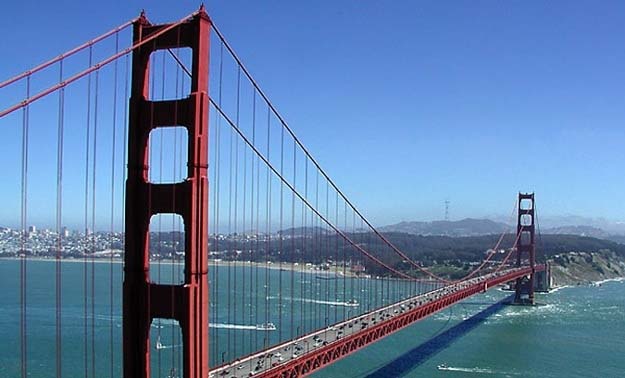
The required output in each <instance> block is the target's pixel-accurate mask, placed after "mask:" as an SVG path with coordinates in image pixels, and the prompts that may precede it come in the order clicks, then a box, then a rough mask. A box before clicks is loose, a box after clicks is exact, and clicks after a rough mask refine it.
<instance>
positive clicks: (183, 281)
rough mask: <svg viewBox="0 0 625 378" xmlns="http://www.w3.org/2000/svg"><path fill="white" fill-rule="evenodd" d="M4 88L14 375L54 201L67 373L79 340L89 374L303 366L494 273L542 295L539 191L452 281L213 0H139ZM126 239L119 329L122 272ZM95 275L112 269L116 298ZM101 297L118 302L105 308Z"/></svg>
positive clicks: (1, 118) (342, 352)
mask: <svg viewBox="0 0 625 378" xmlns="http://www.w3.org/2000/svg"><path fill="white" fill-rule="evenodd" d="M131 28H132V38H127V37H128V31H129V29H131ZM126 39H128V40H129V41H127V42H124V41H125V40H126ZM0 90H2V92H1V93H2V97H0V98H1V99H2V100H3V101H5V102H8V105H6V106H5V105H2V106H0V109H2V110H0V122H2V123H3V125H2V127H3V128H5V130H10V132H11V135H19V140H13V141H8V142H7V143H12V145H13V146H15V151H16V154H15V155H16V156H18V158H17V160H18V161H19V162H20V164H16V166H17V168H15V172H16V175H15V176H16V177H17V176H19V177H20V179H19V180H14V181H15V182H13V183H11V184H9V185H13V186H12V187H14V188H15V197H14V198H13V200H14V201H15V203H19V208H20V217H19V218H20V226H19V243H20V249H19V251H20V253H19V254H18V257H19V266H20V273H19V283H18V285H19V287H20V297H19V306H20V312H19V313H20V319H19V329H20V336H19V341H20V343H19V344H20V348H19V354H20V357H19V367H17V368H16V371H18V372H21V375H22V377H26V376H28V375H29V372H30V369H31V367H30V366H29V358H32V356H31V355H32V353H31V352H30V349H29V338H32V335H30V334H29V329H30V326H31V325H32V320H31V319H30V317H29V312H32V311H33V310H31V307H30V306H29V304H30V302H29V294H28V293H29V291H28V285H29V280H30V279H38V280H40V279H45V278H42V277H33V276H32V273H29V265H30V264H32V263H31V262H30V261H29V260H30V258H31V257H33V256H35V255H36V253H34V252H33V249H34V247H33V238H32V233H31V232H29V230H28V225H29V219H30V218H31V217H32V216H33V215H32V214H36V213H37V212H39V211H45V208H46V205H49V207H50V210H49V211H50V212H51V213H52V214H54V218H55V230H54V231H52V232H51V235H53V237H54V240H55V242H54V244H55V245H54V246H52V247H51V248H49V250H51V251H53V252H52V253H53V257H52V258H53V260H54V262H55V274H54V277H53V280H50V281H53V282H51V283H50V285H53V286H54V288H55V293H54V297H55V306H54V307H55V310H56V311H55V314H54V318H55V325H54V328H55V345H50V346H49V347H50V349H52V348H53V349H54V350H55V361H56V362H55V369H54V371H55V376H57V377H61V376H63V375H64V373H65V375H68V376H71V375H72V373H68V372H67V370H68V367H67V359H68V358H69V357H67V355H68V353H70V351H68V348H72V347H75V348H78V349H79V353H81V354H82V356H83V359H82V362H83V363H82V367H81V368H80V369H81V371H84V376H85V377H89V376H93V377H95V376H101V375H110V376H111V377H113V376H119V375H122V371H123V376H124V377H149V376H156V375H158V376H178V375H181V376H184V377H196V378H199V377H213V376H215V377H216V376H228V377H244V376H245V377H247V376H254V377H301V376H306V375H308V374H310V373H313V372H315V371H317V370H319V369H322V368H323V367H325V366H327V365H328V364H331V363H333V362H335V361H337V360H340V359H341V358H343V357H345V356H348V355H350V354H351V353H354V352H356V351H358V350H361V349H362V348H365V347H367V346H368V345H369V344H371V343H374V342H376V341H377V340H379V339H381V338H383V337H385V336H388V335H390V334H392V333H394V332H396V331H398V330H400V329H402V328H404V327H407V326H409V325H411V324H413V323H414V322H416V321H419V320H420V319H423V318H425V317H427V316H429V315H432V314H434V313H436V312H439V311H441V310H443V309H445V308H447V307H449V306H451V305H453V304H455V303H458V302H459V301H462V300H464V299H466V298H469V297H471V296H473V295H476V294H478V293H482V292H485V291H487V290H489V289H491V288H493V287H496V286H497V285H500V284H504V283H508V282H515V287H516V292H515V301H516V302H517V303H533V302H534V274H535V273H536V272H537V271H542V270H544V266H543V265H541V264H537V263H536V247H535V245H536V243H535V204H534V194H524V193H520V194H519V196H518V199H517V201H516V202H515V208H514V210H515V212H516V218H517V228H516V232H515V233H513V234H514V237H513V238H512V239H513V242H512V244H511V245H509V246H507V247H505V248H504V246H503V244H504V241H505V235H506V232H504V233H503V234H502V235H501V237H500V238H499V239H498V240H497V242H496V244H495V245H494V246H493V248H492V249H490V250H489V252H488V253H487V254H486V255H485V256H484V257H483V259H482V261H481V262H480V263H479V264H477V265H475V266H474V267H473V268H472V269H471V270H470V271H468V272H466V273H465V274H464V275H463V276H462V277H459V278H456V279H451V278H446V277H442V276H441V275H438V274H435V273H434V272H433V271H432V270H430V269H426V268H425V267H424V266H425V264H424V263H423V262H421V261H418V260H417V259H415V258H414V257H411V256H410V254H409V253H406V252H404V251H402V250H401V249H400V248H398V247H397V246H396V245H395V244H394V243H393V242H392V240H391V238H389V237H388V236H387V235H385V234H383V233H381V232H379V231H378V230H377V229H376V228H375V227H374V226H373V225H372V223H371V222H370V221H369V220H368V219H367V218H366V217H365V216H364V215H363V214H362V213H361V212H360V211H359V210H358V209H357V208H356V206H355V205H354V204H353V203H352V202H351V201H350V200H349V199H348V197H347V196H346V195H345V194H344V193H343V192H342V191H341V190H340V189H339V187H338V186H337V185H336V183H335V182H334V181H333V180H332V179H331V178H330V176H329V175H328V174H327V172H326V171H325V170H324V169H323V168H322V167H321V166H320V164H319V163H318V161H317V160H315V158H313V156H312V154H311V153H310V152H309V151H308V150H307V149H306V148H305V147H304V145H303V144H302V142H301V141H300V139H298V138H297V136H296V134H295V132H294V131H293V129H292V128H291V127H290V126H289V125H288V124H287V122H286V121H285V119H284V118H283V117H282V116H281V115H280V113H279V112H278V111H277V109H276V107H275V106H274V105H273V104H272V103H271V102H270V100H269V98H268V96H267V95H266V94H265V92H263V91H262V89H261V88H260V86H259V84H258V83H257V82H256V81H255V80H254V78H253V77H252V75H251V74H250V72H249V70H248V69H247V68H246V67H245V66H244V65H243V63H242V61H241V59H240V58H239V57H238V56H237V55H236V54H235V52H234V49H233V48H232V47H231V45H230V44H228V42H227V41H226V39H225V37H224V36H223V34H222V33H221V32H220V31H219V29H218V28H217V27H216V25H215V24H214V23H213V22H212V20H211V19H210V18H209V17H208V15H207V14H206V12H205V11H204V8H203V7H202V8H200V9H199V10H198V11H197V12H194V13H193V14H191V15H189V16H186V17H184V18H182V19H180V20H178V21H176V22H173V23H167V24H152V23H151V22H150V21H149V20H148V18H147V17H146V15H145V14H143V13H142V14H141V15H140V16H139V17H137V18H136V19H133V20H129V21H128V22H125V23H123V24H122V25H120V26H119V27H116V28H114V29H112V30H110V31H109V32H107V33H104V34H102V35H101V36H99V37H97V38H95V39H92V40H90V41H88V42H86V43H85V44H83V45H81V46H78V47H76V48H74V49H72V50H70V51H68V52H66V53H64V54H61V55H59V56H58V57H56V58H54V59H52V60H50V61H48V62H45V63H43V64H40V65H38V66H36V67H34V68H32V69H30V70H28V71H26V72H24V73H22V74H20V75H17V76H15V77H13V78H10V79H8V80H6V81H4V82H2V83H0ZM54 130H56V134H54V132H53V131H54ZM39 135H45V136H44V138H45V145H46V146H47V147H46V148H44V149H42V148H38V147H37V146H35V144H34V142H33V140H34V139H36V138H38V136H39ZM346 143H349V141H346ZM50 146H55V147H56V148H52V147H50ZM51 150H52V151H51ZM120 155H121V156H120ZM345 158H346V159H354V160H357V156H346V157H345ZM38 161H41V162H42V164H43V165H44V166H45V167H46V170H47V171H48V172H53V174H52V176H53V177H52V176H51V177H50V178H49V181H48V184H49V187H54V188H55V193H54V196H55V197H54V198H52V199H51V200H49V201H46V200H44V201H41V199H39V198H37V197H38V190H37V187H38V186H39V185H40V181H41V180H43V178H41V177H39V174H38V173H36V172H37V171H36V169H37V168H36V163H37V162H38ZM33 182H34V184H33ZM44 202H45V203H44ZM76 214H80V215H79V217H80V218H82V219H83V220H82V222H81V226H82V227H83V228H84V231H82V232H81V235H82V239H81V242H79V243H77V244H78V246H74V247H76V248H78V250H79V252H78V253H77V255H75V256H72V258H73V259H74V260H77V261H79V262H82V269H83V274H82V284H83V285H82V288H79V289H80V290H78V291H79V292H80V293H79V294H77V295H78V296H80V297H81V298H82V307H81V309H82V313H81V317H82V319H83V320H82V328H83V331H84V332H83V333H82V336H83V337H82V340H81V341H82V342H81V343H78V344H81V345H75V346H68V345H67V342H66V341H64V337H65V331H66V328H64V327H65V323H66V320H64V319H66V316H67V312H68V310H66V309H65V307H64V303H65V301H67V300H68V295H69V294H68V293H67V291H66V290H65V289H64V286H63V285H64V282H65V281H64V280H66V278H64V277H65V276H64V268H63V265H62V263H63V262H64V261H65V260H67V259H68V257H69V252H68V251H70V250H71V248H74V247H72V245H71V244H72V243H71V240H70V237H69V236H68V233H67V232H66V230H65V226H64V223H65V222H66V219H68V218H71V217H74V216H76ZM121 228H123V230H124V232H123V233H121V232H119V229H121ZM115 235H122V236H121V247H119V246H117V247H116V243H117V244H120V240H118V239H116V238H115ZM121 248H123V254H122V253H120V254H119V256H122V255H123V305H122V306H121V307H122V308H121V309H118V310H119V311H120V312H121V315H122V319H123V320H122V323H123V324H122V327H121V329H122V330H123V331H120V330H119V329H118V328H117V327H116V321H117V320H116V319H117V317H118V315H117V313H116V310H115V308H116V304H117V301H116V299H117V298H118V297H119V293H117V292H115V289H114V287H116V286H119V282H118V281H115V278H114V277H115V275H114V273H113V272H114V264H115V263H116V254H115V252H114V251H116V250H119V249H121ZM502 249H505V250H506V253H503V254H502V253H498V252H500V251H501V250H502ZM165 257H166V258H165ZM102 261H104V262H108V265H109V269H108V273H107V274H104V275H103V276H102V275H98V274H97V268H96V265H95V263H96V262H102ZM313 262H314V264H313ZM313 266H321V267H322V268H323V270H313V269H312V267H313ZM29 274H30V276H29ZM98 281H104V282H107V281H108V286H109V290H108V293H107V294H105V295H104V296H103V295H99V294H97V293H96V291H97V290H96V289H95V287H96V282H98ZM98 301H99V302H105V303H106V304H107V305H108V310H107V312H108V313H106V314H103V315H102V314H98V313H97V311H96V307H97V306H96V304H97V303H98ZM98 316H102V317H104V318H105V319H108V320H110V321H109V322H108V323H107V324H106V325H103V326H102V327H104V328H106V329H107V330H108V334H109V338H108V348H110V353H108V355H109V356H108V359H109V361H108V363H107V362H105V361H101V360H100V358H99V353H98V352H97V351H98V350H99V348H101V346H96V340H97V337H98V336H97V335H96V333H98V332H100V331H101V330H100V329H96V321H95V319H96V318H97V317H98ZM242 330H244V331H249V330H251V331H253V336H252V335H251V334H250V333H246V332H242ZM117 332H123V333H122V340H123V350H122V352H121V353H119V352H116V350H117V346H116V345H115V341H114V340H115V335H114V334H116V333H117ZM165 339H167V342H166V343H163V342H162V340H165ZM120 359H121V360H122V361H120ZM165 360H168V361H167V362H165ZM169 360H170V361H169ZM170 362H171V363H170ZM161 365H163V366H165V365H166V366H167V369H166V370H167V371H166V372H163V371H162V370H163V369H162V368H161ZM122 366H123V369H122V368H121V367H122ZM105 367H106V368H105Z"/></svg>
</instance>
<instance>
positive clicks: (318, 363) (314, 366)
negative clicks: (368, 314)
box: [254, 265, 544, 378]
mask: <svg viewBox="0 0 625 378" xmlns="http://www.w3.org/2000/svg"><path fill="white" fill-rule="evenodd" d="M541 270H544V266H543V265H536V266H535V267H534V268H532V267H526V268H520V269H516V270H514V271H513V272H510V273H508V274H505V275H502V276H498V277H493V278H492V279H489V280H487V281H485V282H479V283H476V284H474V285H472V286H469V287H467V288H465V289H462V290H460V291H458V292H455V293H452V294H449V295H446V296H444V297H442V298H439V299H437V300H435V301H433V302H431V303H428V304H426V305H424V306H420V307H415V308H414V309H412V310H409V311H407V312H406V313H404V314H401V315H398V316H395V317H392V318H390V319H388V320H385V321H382V322H380V323H378V324H377V325H376V326H374V327H372V328H369V329H366V330H362V331H360V332H359V333H357V334H354V335H350V336H347V337H345V338H344V339H341V340H337V341H335V342H332V343H330V344H328V345H327V346H325V347H323V348H320V349H317V350H314V351H312V352H310V353H308V354H305V355H302V356H301V357H299V358H297V359H295V360H292V361H290V362H288V363H286V364H284V365H280V366H277V367H275V368H273V369H269V370H266V371H263V372H259V373H258V374H256V375H254V377H258V378H296V377H304V376H306V375H308V374H311V373H313V372H315V371H317V370H319V369H321V368H323V367H325V366H327V365H329V364H332V363H334V362H336V361H338V360H340V359H342V358H344V357H347V356H349V355H350V354H352V353H354V352H356V351H358V350H360V349H362V348H364V347H366V346H368V345H370V344H372V343H374V342H376V341H378V340H380V339H382V338H384V337H386V336H388V335H390V334H392V333H394V332H396V331H399V330H400V329H403V328H405V327H407V326H409V325H411V324H413V323H414V322H416V321H419V320H421V319H423V318H425V317H427V316H429V315H432V314H434V313H436V312H438V311H441V310H443V309H445V308H447V307H449V306H451V305H453V304H455V303H457V302H459V301H461V300H463V299H466V298H469V297H471V296H473V295H475V294H478V293H481V292H484V291H486V290H488V289H490V288H492V287H495V286H497V285H499V284H502V283H505V282H509V281H513V280H515V279H516V278H518V277H523V276H526V275H528V274H531V273H532V272H533V271H541ZM376 311H377V310H376Z"/></svg>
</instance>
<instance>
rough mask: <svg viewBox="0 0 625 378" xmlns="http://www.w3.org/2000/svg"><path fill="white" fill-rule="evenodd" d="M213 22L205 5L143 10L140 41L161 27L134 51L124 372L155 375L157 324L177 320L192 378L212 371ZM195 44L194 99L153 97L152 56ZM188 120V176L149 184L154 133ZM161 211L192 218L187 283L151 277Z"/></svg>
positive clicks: (187, 221) (144, 377)
mask: <svg viewBox="0 0 625 378" xmlns="http://www.w3.org/2000/svg"><path fill="white" fill-rule="evenodd" d="M210 27H211V23H210V20H209V18H208V16H207V14H206V13H205V12H204V9H203V8H200V11H199V12H198V13H196V15H195V16H194V17H193V18H192V19H190V20H188V21H185V22H181V23H176V24H165V25H151V24H150V23H149V22H148V20H147V19H146V18H145V17H144V16H143V15H142V16H141V17H140V18H139V20H138V21H136V22H135V24H134V38H133V39H134V43H135V44H138V43H140V42H141V41H143V40H144V39H146V38H148V37H149V36H151V35H155V33H162V34H160V35H159V36H158V37H156V38H155V39H154V40H153V41H151V42H149V43H145V44H144V45H142V46H140V47H139V48H137V49H135V50H134V51H133V55H132V94H131V98H130V114H129V135H128V179H127V181H126V230H125V231H126V246H125V250H126V252H125V257H124V261H125V267H124V272H125V276H124V305H123V308H124V320H123V340H124V344H123V345H124V349H123V356H124V357H123V358H124V377H126V378H148V377H150V338H149V335H150V324H151V323H152V321H153V320H154V319H155V318H165V319H175V320H177V321H178V323H179V324H180V327H181V329H182V342H183V361H182V364H183V372H184V377H185V378H206V377H208V371H209V367H208V356H209V354H208V345H209V344H208V279H207V274H208V234H207V232H208V231H207V230H208V214H207V213H208V177H207V168H208V59H209V32H210ZM178 47H187V48H190V49H191V50H192V78H191V93H190V95H189V96H188V97H187V98H183V99H176V100H168V101H150V100H149V97H148V93H149V83H150V77H149V76H150V74H149V72H150V71H149V61H150V55H151V54H152V53H153V52H155V51H157V50H163V49H172V48H178ZM173 126H181V127H185V128H186V129H187V133H188V143H187V145H188V171H187V178H186V179H185V180H184V181H182V182H179V183H173V184H159V183H151V182H149V176H148V158H149V151H148V146H149V138H150V131H152V130H154V129H157V128H161V127H173ZM156 214H178V215H180V216H181V217H182V219H183V221H184V233H185V261H184V265H185V269H184V272H185V274H184V275H185V277H184V283H183V284H181V285H164V284H157V283H154V282H152V281H151V280H150V259H149V258H150V251H149V247H150V246H149V241H150V238H149V228H150V218H151V217H152V216H153V215H156Z"/></svg>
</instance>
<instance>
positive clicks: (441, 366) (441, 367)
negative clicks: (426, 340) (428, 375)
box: [436, 364, 449, 370]
mask: <svg viewBox="0 0 625 378" xmlns="http://www.w3.org/2000/svg"><path fill="white" fill-rule="evenodd" d="M436 368H437V369H438V370H448V369H449V367H448V366H447V365H445V364H440V365H438V366H437V367H436Z"/></svg>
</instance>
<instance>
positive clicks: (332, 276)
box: [315, 275, 338, 280]
mask: <svg viewBox="0 0 625 378" xmlns="http://www.w3.org/2000/svg"><path fill="white" fill-rule="evenodd" d="M315 278H316V279H318V280H336V279H338V277H337V276H335V275H326V276H322V275H317V276H315Z"/></svg>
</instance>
